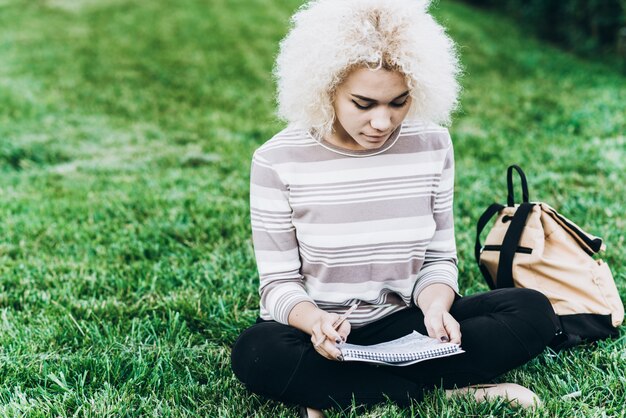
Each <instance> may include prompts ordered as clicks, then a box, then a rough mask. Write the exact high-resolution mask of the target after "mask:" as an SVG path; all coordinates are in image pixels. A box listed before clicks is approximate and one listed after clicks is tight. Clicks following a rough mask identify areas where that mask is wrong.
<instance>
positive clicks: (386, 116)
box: [370, 109, 391, 132]
mask: <svg viewBox="0 0 626 418" xmlns="http://www.w3.org/2000/svg"><path fill="white" fill-rule="evenodd" d="M370 125H371V126H372V128H373V129H376V130H377V131H383V132H385V131H388V130H389V128H390V127H391V113H390V112H389V111H387V110H386V109H380V110H379V111H377V112H376V113H374V114H373V115H372V119H371V120H370Z"/></svg>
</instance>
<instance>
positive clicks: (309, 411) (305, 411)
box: [300, 406, 326, 418]
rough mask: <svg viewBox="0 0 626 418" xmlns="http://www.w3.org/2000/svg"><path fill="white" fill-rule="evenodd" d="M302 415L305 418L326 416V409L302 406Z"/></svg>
mask: <svg viewBox="0 0 626 418" xmlns="http://www.w3.org/2000/svg"><path fill="white" fill-rule="evenodd" d="M300 415H301V416H302V417H305V418H326V415H324V411H321V410H319V409H313V408H307V407H305V406H301V407H300Z"/></svg>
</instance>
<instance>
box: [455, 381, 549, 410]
mask: <svg viewBox="0 0 626 418" xmlns="http://www.w3.org/2000/svg"><path fill="white" fill-rule="evenodd" d="M466 393H472V394H473V395H474V397H475V398H476V400H477V401H478V402H481V401H484V400H487V399H493V398H495V397H501V398H504V399H506V400H507V401H509V402H510V403H511V404H512V405H514V406H521V407H523V408H533V407H537V406H540V405H541V400H540V399H539V397H538V396H537V395H536V394H535V393H534V392H533V391H532V390H530V389H527V388H525V387H524V386H520V385H518V384H515V383H498V384H493V385H473V386H467V387H464V388H459V389H451V390H446V397H448V398H449V397H451V396H454V395H463V394H466Z"/></svg>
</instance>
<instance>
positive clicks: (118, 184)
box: [0, 0, 626, 417]
mask: <svg viewBox="0 0 626 418" xmlns="http://www.w3.org/2000/svg"><path fill="white" fill-rule="evenodd" d="M299 3H300V2H299V1H297V0H280V1H269V0H255V1H250V0H246V1H243V0H230V1H225V0H213V1H210V2H206V1H202V0H176V1H174V0H161V1H151V2H131V1H128V0H82V1H71V0H37V1H30V0H0V416H28V417H47V416H55V417H56V416H59V417H65V416H78V417H83V416H84V417H87V416H93V417H96V416H97V417H102V416H111V417H113V416H174V417H192V416H224V417H241V416H253V415H254V416H268V417H274V416H283V417H287V416H293V415H294V414H295V409H293V408H290V407H286V406H283V405H280V404H277V403H274V402H269V401H266V400H264V399H261V398H258V397H256V396H253V395H250V394H248V393H247V392H246V391H245V390H244V388H243V387H242V385H241V384H239V383H238V381H237V380H236V378H235V377H234V376H233V374H232V372H231V371H230V361H229V354H230V348H229V347H230V345H231V344H232V343H233V342H234V340H235V338H236V337H237V335H238V333H239V332H240V331H241V330H243V329H244V328H245V327H247V326H248V325H250V324H251V323H252V322H253V321H254V319H255V317H256V315H257V309H258V295H257V273H256V267H255V262H254V256H253V252H252V247H251V242H250V227H249V215H248V202H247V194H248V175H249V162H250V157H251V154H252V152H253V151H254V149H255V148H256V147H258V146H259V145H260V144H261V143H263V142H264V141H265V140H267V139H268V138H270V137H271V135H272V134H273V133H275V132H276V131H278V130H279V129H280V128H281V127H282V124H281V123H280V122H279V121H277V120H276V119H275V118H274V116H273V108H274V101H273V97H274V86H273V84H272V80H271V76H270V69H271V66H272V61H273V57H274V55H275V53H276V51H277V47H278V41H279V40H280V39H281V37H282V36H283V35H284V33H285V31H286V27H287V21H288V18H289V16H290V15H291V13H292V12H293V11H294V10H295V9H296V8H297V6H298V5H299ZM434 12H435V14H436V15H437V16H438V18H439V19H440V20H441V21H442V22H443V23H444V24H445V25H446V26H448V27H449V31H450V33H451V35H452V36H453V37H454V38H455V40H456V41H457V42H458V43H459V45H460V51H461V54H462V59H463V62H464V65H465V77H464V79H463V85H464V89H465V90H464V93H463V97H462V109H461V110H460V111H459V112H458V113H457V114H456V116H455V119H454V123H453V125H452V126H451V133H452V136H453V139H454V141H455V147H456V159H457V180H456V201H455V211H456V227H457V241H458V246H459V257H460V266H459V267H460V272H461V275H460V285H461V288H462V290H463V291H464V292H465V293H466V294H471V293H474V292H477V291H482V290H485V289H486V286H485V285H484V284H483V282H482V279H481V278H480V274H479V272H478V269H477V268H476V266H475V265H474V262H473V260H472V242H473V239H474V225H475V222H476V219H477V217H478V215H479V214H480V213H481V212H482V210H483V209H484V208H486V206H487V205H488V204H489V203H491V202H492V201H494V200H497V201H504V199H505V182H504V175H505V169H506V167H507V165H508V164H510V163H519V164H520V165H522V167H523V168H524V169H525V170H526V172H527V174H528V176H529V181H530V186H531V198H532V199H536V200H544V201H546V202H548V203H551V204H552V205H553V206H555V207H557V208H558V209H560V210H561V211H562V212H563V213H564V214H566V215H567V216H569V217H571V219H573V220H574V221H576V222H577V223H579V224H581V225H583V226H584V227H586V229H588V230H589V231H590V232H592V233H595V234H597V235H600V236H603V237H604V238H605V240H606V243H607V246H608V250H607V252H606V253H605V254H604V256H603V257H604V258H605V259H606V260H607V261H608V262H609V263H610V265H611V266H612V269H613V273H614V275H615V277H616V280H617V283H618V287H619V290H620V293H621V295H622V296H623V297H624V296H626V265H625V263H624V257H623V255H622V248H623V247H624V244H625V242H624V235H623V231H624V229H625V227H626V216H625V215H624V212H623V196H624V195H626V162H625V161H626V137H625V136H624V135H625V132H626V113H625V112H624V103H626V78H625V77H624V76H623V75H620V73H619V71H617V70H616V69H613V68H611V67H610V66H607V65H603V64H601V63H598V62H591V61H585V60H582V59H579V58H576V57H574V56H571V55H568V54H565V53H562V52H560V51H558V50H556V49H554V48H552V47H549V46H546V45H545V44H542V43H541V42H539V41H536V40H534V39H532V38H530V37H529V36H528V35H527V34H526V33H524V32H522V31H521V30H520V29H518V28H517V26H516V24H515V22H512V21H510V20H507V19H506V18H502V17H501V16H499V15H497V14H493V13H489V12H484V11H476V10H473V9H471V8H468V7H467V6H464V5H460V4H456V3H451V2H441V3H438V4H437V5H436V7H435V9H434ZM625 348H626V342H625V333H624V332H622V333H621V337H620V339H617V340H614V341H606V342H601V343H599V344H598V345H597V346H584V347H580V348H576V349H574V350H571V351H568V352H564V353H561V354H559V355H557V356H549V355H543V356H540V357H539V358H537V359H535V360H533V361H532V362H530V363H529V364H528V365H526V366H524V367H522V368H520V369H518V370H515V371H513V372H511V373H509V374H508V375H506V376H504V377H503V378H502V379H503V380H509V381H514V382H517V383H520V384H524V385H528V386H530V387H531V388H533V389H534V390H536V391H537V392H538V393H539V395H540V396H541V397H542V398H543V399H544V401H545V407H544V408H543V409H542V410H541V411H540V413H541V414H542V415H544V416H578V417H589V416H598V417H600V416H624V413H623V412H622V409H623V405H622V402H623V399H624V398H625V397H626V372H625V370H626V356H624V352H625ZM576 390H580V391H581V392H582V395H581V396H580V397H578V398H575V399H572V400H569V401H563V400H561V396H563V395H565V394H567V393H570V392H574V391H576ZM329 412H330V414H331V416H341V412H340V411H329ZM362 412H363V411H360V410H357V409H353V410H352V411H347V412H346V413H345V415H347V416H357V415H358V414H361V413H362ZM409 412H411V411H408V410H402V409H400V408H397V407H395V406H394V405H392V404H387V405H381V406H379V407H377V408H374V409H372V410H370V411H368V412H367V413H366V414H369V416H380V415H384V416H397V417H400V416H406V415H408V413H409ZM412 412H413V413H414V414H420V415H423V416H431V417H439V416H442V417H455V416H472V415H474V416H477V415H490V416H508V415H510V414H518V415H519V416H524V413H523V412H514V411H513V410H511V409H509V408H508V407H507V406H506V405H504V404H503V403H501V402H492V403H487V404H476V403H474V402H471V401H469V400H468V399H456V400H453V401H446V400H445V399H444V398H443V397H442V394H441V392H435V393H433V394H432V395H430V396H428V397H427V399H426V400H425V401H424V402H423V403H421V404H415V405H414V406H413V408H412Z"/></svg>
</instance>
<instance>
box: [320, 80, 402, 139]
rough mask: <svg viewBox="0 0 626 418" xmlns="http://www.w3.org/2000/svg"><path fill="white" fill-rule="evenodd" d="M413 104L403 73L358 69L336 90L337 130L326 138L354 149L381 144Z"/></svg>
mask: <svg viewBox="0 0 626 418" xmlns="http://www.w3.org/2000/svg"><path fill="white" fill-rule="evenodd" d="M410 105H411V97H410V96H409V88H408V86H407V84H406V80H405V78H404V76H403V75H402V74H401V73H399V72H397V71H388V70H384V69H379V70H370V69H368V68H358V69H355V70H354V71H352V72H351V73H350V74H349V75H348V76H347V77H346V79H345V80H344V82H343V83H341V85H339V87H338V88H337V90H336V92H335V100H334V103H333V107H334V109H335V116H336V117H335V123H334V124H333V128H334V131H333V133H332V134H331V135H330V138H326V139H327V140H328V142H330V143H332V144H334V145H337V146H339V147H343V148H349V149H353V150H371V149H377V148H380V147H381V146H382V145H383V144H384V143H385V141H386V140H387V138H389V136H390V135H391V133H392V132H393V131H394V130H395V129H396V128H397V127H398V126H399V125H400V124H401V123H402V121H403V120H404V118H405V117H406V114H407V112H408V111H409V107H410Z"/></svg>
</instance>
